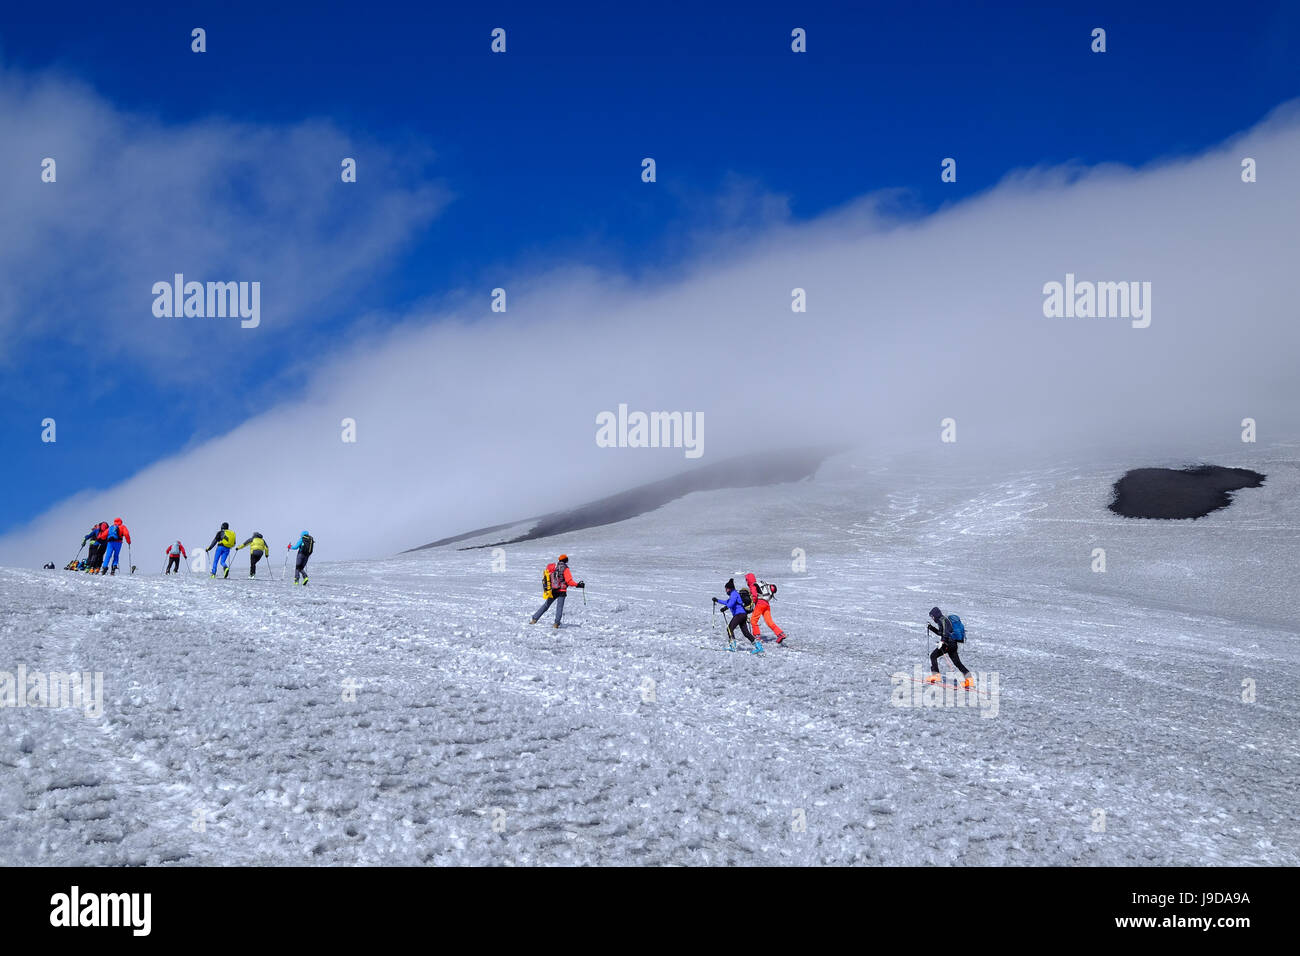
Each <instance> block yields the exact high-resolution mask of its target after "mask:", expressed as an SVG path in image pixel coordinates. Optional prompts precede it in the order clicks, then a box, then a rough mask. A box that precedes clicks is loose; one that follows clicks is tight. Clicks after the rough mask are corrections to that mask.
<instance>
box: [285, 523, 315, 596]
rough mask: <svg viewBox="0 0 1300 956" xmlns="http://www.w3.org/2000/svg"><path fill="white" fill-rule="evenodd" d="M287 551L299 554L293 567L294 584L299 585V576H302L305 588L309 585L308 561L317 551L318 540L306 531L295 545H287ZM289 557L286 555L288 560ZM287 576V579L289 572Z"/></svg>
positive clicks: (286, 573)
mask: <svg viewBox="0 0 1300 956" xmlns="http://www.w3.org/2000/svg"><path fill="white" fill-rule="evenodd" d="M285 550H287V551H297V552H298V561H297V563H296V564H294V566H293V583H294V584H297V583H298V576H299V575H301V576H302V584H303V586H304V587H305V586H306V584H307V559H308V558H310V557H311V554H312V552H313V551H315V550H316V539H315V538H313V537H312V536H311V535H310V534H308V533H307V532H306V531H304V532H303V533H302V534H300V535H299V536H298V540H297V541H295V542H294V543H293V544H286V545H285ZM288 557H289V556H288V555H287V554H286V555H285V558H286V559H287V558H288ZM285 575H286V577H287V576H288V571H287V570H286V572H285Z"/></svg>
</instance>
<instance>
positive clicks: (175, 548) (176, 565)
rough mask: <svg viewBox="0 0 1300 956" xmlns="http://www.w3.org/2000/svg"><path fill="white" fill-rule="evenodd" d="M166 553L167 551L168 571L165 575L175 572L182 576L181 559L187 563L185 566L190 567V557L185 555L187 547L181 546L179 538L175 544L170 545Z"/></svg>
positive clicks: (164, 572)
mask: <svg viewBox="0 0 1300 956" xmlns="http://www.w3.org/2000/svg"><path fill="white" fill-rule="evenodd" d="M166 551H167V569H166V570H165V571H163V574H171V573H172V572H173V571H175V572H176V573H177V574H180V573H181V558H184V559H185V561H186V565H185V566H186V567H187V568H188V567H189V563H188V562H189V560H190V556H189V555H188V554H186V553H185V545H183V544H181V542H180V539H179V538H177V539H176V543H175V544H172V545H168V546H167V548H166Z"/></svg>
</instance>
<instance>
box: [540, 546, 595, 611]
mask: <svg viewBox="0 0 1300 956" xmlns="http://www.w3.org/2000/svg"><path fill="white" fill-rule="evenodd" d="M544 581H545V587H544V588H543V590H542V597H544V598H546V603H545V604H543V605H542V606H541V607H539V608H538V609H537V613H536V614H534V615H533V616H532V617H531V618H529V619H528V622H529V623H530V624H536V623H537V622H538V620H539V619H540V618H541V616H542V615H543V614H545V613H546V609H547V608H548V607H550V606H551V605H552V604H554V605H555V626H556V627H559V626H560V618H561V617H563V616H564V599H565V597H566V596H568V592H569V588H585V587H586V586H587V582H586V581H575V580H573V572H572V571H570V570H569V556H568V555H567V554H562V555H560V560H558V561H557V562H555V563H554V564H548V565H547V566H546V576H545V579H544Z"/></svg>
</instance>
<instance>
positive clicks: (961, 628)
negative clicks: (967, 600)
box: [948, 614, 966, 644]
mask: <svg viewBox="0 0 1300 956" xmlns="http://www.w3.org/2000/svg"><path fill="white" fill-rule="evenodd" d="M948 623H949V624H951V625H952V635H951V637H952V639H953V640H954V641H956V642H957V643H958V644H961V643H964V642H965V640H966V625H965V624H963V623H962V622H961V618H959V617H958V616H957V615H956V614H949V615H948Z"/></svg>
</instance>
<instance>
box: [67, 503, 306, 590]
mask: <svg viewBox="0 0 1300 956" xmlns="http://www.w3.org/2000/svg"><path fill="white" fill-rule="evenodd" d="M236 540H237V536H236V535H235V532H233V531H231V530H230V523H229V522H226V521H223V522H221V527H220V528H218V529H217V533H216V534H214V535H213V536H212V541H211V543H210V544H209V545H208V546H207V547H206V548H204V549H203V551H204V554H212V571H211V573H209V575H208V577H211V578H215V577H216V576H217V571H218V570H220V571H221V576H222V577H223V578H228V577H230V556H231V554H237V553H238V552H240V551H242V550H244V549H245V548H248V549H249V550H248V576H249V577H250V578H255V577H257V565H258V562H259V561H261V560H262V559H263V558H269V557H270V555H271V546H270V545H269V544H267V543H266V538H265V537H263V536H262V532H260V531H254V532H253V533H252V534H251V535H249V537H248V538H247V539H246V540H245V541H244V543H243V544H240V545H236V544H235V541H236ZM123 542H126V544H127V545H128V547H129V546H130V544H131V532H130V531H128V530H127V527H126V525H125V524H123V523H122V519H121V518H114V519H113V523H112V524H111V525H110V524H109V523H108V522H107V521H101V522H100V523H99V524H97V525H94V526H93V527H92V528H91V529H90V531H89V532H88V533H87V534H86V536H85V537H84V538H82V539H81V548H85V547H86V544H87V543H89V544H90V548H89V550H88V551H87V552H86V557H84V558H83V557H81V548H78V549H77V557H75V558H73V559H72V560H71V561H69V562H68V563H67V565H66V566H65V568H64V570H67V571H84V572H86V573H87V574H108V575H115V574H117V568H118V558H119V556H120V555H121V551H122V543H123ZM284 549H285V550H286V551H297V552H298V560H297V561H296V562H295V564H294V571H293V583H294V584H306V583H307V561H308V559H309V558H310V557H311V556H312V552H313V551H315V549H316V539H315V538H313V537H312V536H311V534H310V533H309V532H307V531H304V532H303V533H302V534H300V535H299V536H298V540H297V541H295V542H294V543H293V544H286V545H285V546H284ZM163 550H164V551H165V553H166V557H167V565H166V567H165V568H164V570H163V574H165V575H166V574H173V573H175V574H179V573H180V567H181V560H182V559H184V560H188V559H189V553H188V552H187V551H186V550H185V545H184V544H182V543H181V541H180V539H177V540H176V541H175V543H173V544H169V545H168V546H167V547H166V548H165V549H163ZM213 552H215V553H213ZM205 563H206V562H205ZM45 567H47V568H53V567H54V564H53V563H50V564H47V565H45ZM131 571H132V573H134V571H135V567H134V566H132V568H131Z"/></svg>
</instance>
